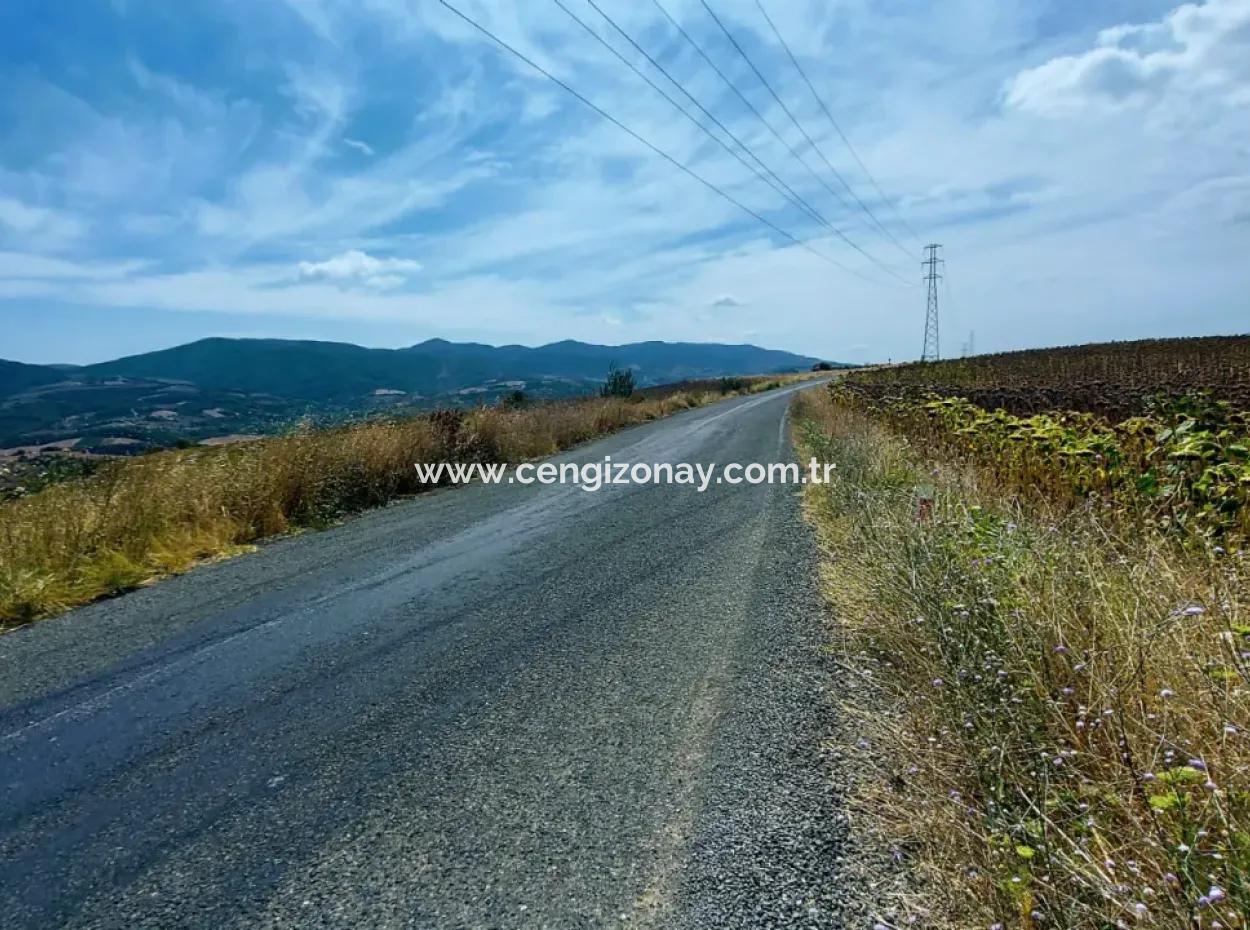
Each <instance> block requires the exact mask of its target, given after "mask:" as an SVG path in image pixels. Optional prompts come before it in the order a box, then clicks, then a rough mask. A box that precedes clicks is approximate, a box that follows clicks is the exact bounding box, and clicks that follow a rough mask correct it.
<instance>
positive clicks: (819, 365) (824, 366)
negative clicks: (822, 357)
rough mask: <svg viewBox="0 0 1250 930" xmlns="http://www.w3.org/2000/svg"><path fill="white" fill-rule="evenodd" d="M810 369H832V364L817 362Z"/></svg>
mask: <svg viewBox="0 0 1250 930" xmlns="http://www.w3.org/2000/svg"><path fill="white" fill-rule="evenodd" d="M812 371H833V366H832V365H830V364H829V363H828V362H817V363H816V364H815V365H813V366H812Z"/></svg>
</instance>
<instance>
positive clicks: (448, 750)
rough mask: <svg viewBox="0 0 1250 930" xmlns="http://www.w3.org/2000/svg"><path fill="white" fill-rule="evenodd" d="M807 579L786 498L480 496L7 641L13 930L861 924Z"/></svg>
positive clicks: (705, 453) (805, 540)
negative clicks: (844, 866)
mask: <svg viewBox="0 0 1250 930" xmlns="http://www.w3.org/2000/svg"><path fill="white" fill-rule="evenodd" d="M793 390H794V389H792V388H791V389H783V390H779V391H775V392H772V393H770V394H763V395H756V396H753V397H746V398H739V399H734V400H731V401H728V402H725V403H722V404H718V405H714V406H711V407H706V408H703V409H700V410H692V411H686V412H684V413H682V414H679V415H677V416H674V417H671V418H669V419H666V420H663V421H659V422H655V423H651V424H647V425H645V426H641V427H637V428H635V429H631V430H628V431H625V432H623V433H619V434H617V435H615V436H611V437H608V438H606V439H604V440H601V441H599V442H595V443H593V444H590V445H587V446H584V447H582V448H579V449H577V450H575V451H574V452H572V453H568V454H566V455H564V456H560V457H559V459H560V460H575V461H589V460H594V459H601V458H602V457H603V456H604V455H612V456H613V457H614V459H615V460H617V461H631V462H632V461H645V462H656V461H671V462H678V461H687V462H701V463H710V462H717V463H722V464H723V463H726V462H742V463H747V462H752V461H761V462H769V461H777V460H788V459H789V458H790V457H791V455H792V452H791V451H790V449H789V445H788V440H787V438H786V435H785V429H784V418H785V411H786V405H787V402H788V400H789V396H790V394H792V393H793ZM813 578H814V553H813V547H812V544H811V542H810V539H809V535H808V532H807V530H806V528H805V527H804V525H803V524H802V522H801V520H800V515H799V508H798V492H797V489H796V488H793V487H767V486H758V487H748V486H745V485H744V486H738V487H729V486H715V485H713V487H712V488H710V489H709V490H708V491H707V492H706V493H704V494H698V493H696V492H695V491H694V489H692V488H677V487H661V486H645V487H613V488H609V489H604V490H601V491H598V492H596V493H589V492H586V491H583V490H581V489H579V488H576V487H539V486H532V487H522V486H519V485H513V486H508V485H500V486H484V485H475V486H472V487H468V488H463V489H459V490H448V491H439V492H435V493H432V494H428V495H424V496H421V497H417V498H415V499H411V500H407V501H404V502H401V503H398V504H395V505H393V506H390V507H387V508H383V509H381V510H377V511H374V512H371V513H367V514H364V515H363V516H361V517H359V518H356V519H353V520H351V521H349V522H347V523H345V524H344V525H342V526H338V527H335V528H333V529H330V530H328V531H326V532H322V533H315V534H307V535H303V536H298V537H293V538H289V539H284V540H280V541H277V542H274V543H273V544H270V545H267V546H265V547H263V548H262V550H261V551H259V552H257V553H255V554H252V555H249V556H245V557H242V558H239V559H234V560H231V561H227V562H222V563H218V564H214V565H208V566H204V567H202V568H199V569H197V570H195V571H193V572H191V573H189V574H187V575H184V576H181V577H178V578H174V579H170V580H167V581H164V582H162V583H160V584H157V585H154V586H152V587H150V588H147V589H144V590H141V591H138V592H135V593H132V594H129V595H127V596H125V597H121V598H118V599H115V600H112V601H108V602H103V603H99V604H95V605H92V606H89V607H86V608H82V609H79V610H76V611H73V612H71V613H69V614H67V615H65V616H63V617H61V618H58V619H55V620H51V621H46V622H44V623H41V624H37V625H34V626H31V627H28V628H25V629H23V630H20V631H18V632H16V633H14V634H11V635H9V636H5V637H3V638H0V924H3V926H4V927H6V928H9V930H16V928H41V930H46V928H52V927H117V928H127V930H137V928H163V930H171V928H183V927H204V928H213V930H217V928H227V927H238V928H262V927H299V928H305V927H342V928H372V927H410V928H444V927H448V928H460V927H465V928H468V927H482V928H486V927H490V928H494V927H500V928H503V927H535V928H539V927H542V928H564V927H568V928H582V927H614V926H629V927H634V926H638V927H662V928H670V927H671V928H683V927H701V928H718V930H719V928H731V927H772V926H775V927H824V926H839V925H840V917H839V914H838V909H837V908H838V902H839V900H840V894H841V892H840V891H839V881H838V875H837V872H836V857H837V854H838V851H839V846H840V843H841V839H840V833H839V830H840V826H839V825H840V824H841V822H842V821H841V818H840V817H838V816H837V802H836V798H835V797H834V794H833V790H832V788H831V782H830V780H829V778H828V777H827V773H826V772H825V771H824V770H823V769H822V761H821V757H820V751H819V742H820V739H821V737H822V735H823V734H824V733H826V732H827V729H828V726H829V724H830V721H829V720H828V719H827V714H828V711H827V710H826V709H825V708H826V706H827V702H826V701H824V700H822V699H821V695H820V689H821V682H822V679H823V677H824V676H825V675H826V674H827V669H825V668H823V667H822V665H821V659H820V651H819V648H818V647H819V644H820V636H821V606H820V601H819V598H818V596H817V594H816V592H815V590H814V583H813Z"/></svg>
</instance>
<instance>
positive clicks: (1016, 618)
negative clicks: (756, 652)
mask: <svg viewBox="0 0 1250 930" xmlns="http://www.w3.org/2000/svg"><path fill="white" fill-rule="evenodd" d="M854 378H855V376H852V378H851V380H852V382H853V381H854ZM870 378H875V379H880V378H881V375H880V374H876V375H872V376H870ZM865 380H869V379H865ZM877 393H878V395H879V394H880V392H877ZM794 403H795V423H796V430H797V435H798V438H799V441H800V445H801V448H802V452H803V455H804V456H809V455H814V456H816V457H818V458H820V459H822V460H824V461H832V462H836V463H837V465H838V478H837V480H836V482H835V483H834V484H832V485H829V486H824V487H810V486H809V487H808V488H807V491H806V504H807V508H808V513H809V516H810V518H811V519H812V521H813V523H814V524H815V526H816V527H817V529H818V532H819V534H820V537H821V540H822V544H823V546H824V549H825V552H826V555H827V558H826V561H825V564H824V578H823V583H824V588H825V591H826V593H827V596H828V598H829V599H830V601H831V602H832V604H833V606H834V608H835V611H836V615H837V621H838V628H837V634H836V638H837V643H838V645H837V647H836V648H837V650H838V652H839V661H840V663H841V664H843V665H844V666H845V669H846V675H847V678H846V684H847V687H848V688H853V689H854V692H853V696H854V699H853V700H850V701H848V703H847V707H846V708H845V712H846V713H847V714H848V715H852V717H853V718H854V717H858V718H859V719H858V721H857V723H858V725H857V726H854V727H852V729H854V730H856V732H858V733H862V734H864V738H865V739H868V740H869V741H870V742H871V743H872V744H873V748H874V750H875V751H872V752H867V753H864V754H863V756H864V758H865V765H866V766H870V767H871V770H870V771H867V772H865V773H864V780H863V787H862V793H861V796H860V797H859V798H858V799H857V810H858V817H859V820H860V823H861V824H862V825H863V826H864V827H865V828H867V829H869V830H872V831H874V832H876V833H877V834H878V835H879V836H884V837H886V838H887V839H888V841H889V842H890V843H892V844H893V846H894V847H895V848H896V849H897V850H898V854H899V856H900V857H902V858H904V860H905V861H908V862H910V863H911V865H912V866H913V867H914V869H915V873H914V875H915V878H916V879H917V894H916V895H914V896H908V897H906V898H899V899H898V900H895V901H893V902H882V915H883V921H888V923H886V924H885V925H886V926H894V925H897V926H904V925H906V923H905V921H906V919H907V916H908V915H909V914H910V915H911V916H913V917H914V918H916V919H917V920H918V922H919V925H922V926H926V927H980V928H988V927H995V926H998V927H1020V928H1033V927H1056V928H1071V930H1076V928H1111V927H1144V928H1179V927H1211V928H1214V927H1220V926H1222V927H1245V926H1247V914H1248V913H1250V738H1248V733H1250V698H1248V694H1247V690H1246V689H1247V679H1248V676H1250V644H1248V640H1250V595H1248V593H1247V586H1246V571H1247V567H1248V565H1247V555H1246V535H1245V532H1246V530H1247V524H1246V510H1247V508H1246V494H1247V493H1248V492H1250V481H1247V480H1246V476H1247V475H1250V471H1247V466H1246V464H1245V458H1244V456H1243V454H1242V453H1243V452H1244V444H1243V443H1244V439H1239V437H1238V435H1236V434H1237V424H1238V423H1241V425H1242V428H1244V418H1239V415H1236V414H1233V416H1232V417H1231V421H1232V424H1233V427H1234V428H1232V429H1228V430H1206V429H1201V430H1200V429H1197V428H1196V426H1194V425H1191V426H1189V427H1185V426H1184V425H1183V424H1184V422H1185V420H1186V419H1187V418H1186V416H1185V415H1184V414H1183V413H1174V414H1173V415H1172V416H1171V420H1170V422H1168V423H1163V422H1156V423H1153V424H1150V423H1142V422H1139V423H1136V424H1130V426H1129V428H1128V429H1127V431H1124V432H1115V430H1111V432H1112V433H1113V434H1114V435H1113V436H1112V437H1111V439H1108V438H1107V436H1106V435H1104V434H1105V433H1106V432H1107V430H1106V429H1104V427H1103V426H1102V425H1100V424H1098V423H1095V422H1093V421H1089V420H1083V419H1081V418H1080V417H1075V418H1069V419H1068V420H1067V421H1065V422H1066V426H1065V429H1066V428H1069V427H1070V430H1069V431H1068V432H1063V431H1062V430H1061V431H1059V432H1056V429H1057V427H1056V425H1055V418H1053V417H1052V418H1040V419H1037V420H1035V421H1034V420H1029V421H1012V419H1011V418H1010V417H1009V416H1007V415H1005V414H997V415H996V414H990V413H987V412H985V411H975V410H974V411H970V410H969V409H968V407H967V406H966V405H964V404H962V403H961V402H959V401H938V400H936V399H934V398H928V399H921V398H912V399H907V398H903V397H900V396H896V397H894V398H892V399H891V398H885V399H882V398H881V397H880V396H878V397H877V398H876V399H874V398H873V397H871V396H863V395H857V394H856V393H855V391H854V390H853V389H852V390H848V389H845V388H843V389H838V390H835V391H810V392H806V393H805V394H803V395H800V396H799V397H797V398H796V400H795V402H794ZM952 409H955V410H956V411H957V412H956V413H954V414H953V413H951V411H952ZM1217 412H1219V411H1217ZM1227 414H1228V411H1227V410H1226V409H1224V410H1222V415H1223V416H1224V419H1225V421H1228V420H1229V419H1230V418H1229V417H1228V416H1227ZM986 418H989V419H990V420H993V421H995V422H996V423H997V424H998V425H997V426H995V422H988V421H987V419H986ZM1060 419H1062V418H1060ZM1022 424H1024V425H1022ZM1178 427H1179V429H1178ZM996 429H1001V430H1002V432H999V433H996V432H995V430H996ZM1091 430H1092V431H1093V432H1094V433H1095V434H1097V435H1094V436H1093V438H1092V439H1091V438H1090V435H1089V433H1090V431H1091ZM1100 431H1101V432H1100ZM1143 431H1144V432H1146V433H1147V434H1148V435H1149V436H1150V437H1152V441H1151V442H1148V443H1144V444H1139V445H1138V446H1133V441H1135V440H1133V439H1132V437H1134V436H1137V435H1139V434H1140V433H1141V432H1143ZM1196 433H1201V434H1202V437H1203V438H1202V439H1201V440H1200V441H1197V440H1195V439H1194V435H1195V434H1196ZM1125 437H1128V439H1126V438H1125ZM1087 440H1088V442H1087ZM1113 440H1123V441H1124V442H1126V443H1127V445H1128V446H1130V447H1132V448H1130V449H1128V450H1127V451H1126V450H1125V449H1124V448H1121V447H1114V448H1113V447H1109V446H1107V445H1106V443H1108V442H1112V441H1113ZM1090 442H1092V443H1093V445H1094V447H1095V448H1094V451H1091V450H1090V448H1089V445H1090ZM1134 450H1135V451H1134ZM1121 453H1123V454H1121ZM1136 453H1141V455H1142V457H1140V458H1133V455H1134V454H1136ZM1130 465H1131V467H1133V468H1136V469H1138V474H1137V475H1136V476H1135V479H1140V480H1132V481H1130V480H1128V478H1127V477H1126V474H1125V473H1124V472H1123V469H1127V468H1129V467H1130ZM1117 469H1121V470H1117ZM1229 475H1232V480H1231V482H1230V481H1227V480H1225V479H1227V478H1228V477H1229ZM1239 481H1240V482H1241V483H1240V484H1239ZM1221 482H1223V483H1221ZM926 485H928V486H931V487H932V488H933V489H934V490H935V501H934V506H933V510H932V516H931V517H930V518H928V519H920V518H919V515H920V514H919V511H920V508H919V507H918V503H917V493H918V489H920V488H924V486H926ZM926 490H927V489H926ZM1091 491H1096V492H1097V493H1094V494H1093V495H1092V496H1091ZM1221 495H1222V496H1221Z"/></svg>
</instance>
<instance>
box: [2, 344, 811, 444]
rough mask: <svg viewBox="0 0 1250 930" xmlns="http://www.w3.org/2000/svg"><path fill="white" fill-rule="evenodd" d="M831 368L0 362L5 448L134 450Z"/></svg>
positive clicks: (304, 351)
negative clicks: (290, 426)
mask: <svg viewBox="0 0 1250 930" xmlns="http://www.w3.org/2000/svg"><path fill="white" fill-rule="evenodd" d="M817 361H818V360H817V359H815V358H810V357H807V356H802V355H795V354H793V353H790V352H780V351H775V350H770V349H761V348H758V347H756V346H751V345H719V344H714V343H669V342H639V343H633V344H630V345H622V346H601V345H591V344H588V343H584V342H574V341H571V340H566V341H564V342H554V343H551V344H550V345H544V346H538V347H536V348H530V347H527V346H519V345H508V346H489V345H482V344H480V343H455V342H448V341H446V340H443V339H430V340H428V341H426V342H422V343H419V344H417V345H414V346H410V347H408V348H403V349H367V348H364V347H362V346H357V345H351V344H348V343H338V342H312V341H297V340H285V339H220V338H213V339H201V340H199V341H198V342H192V343H188V344H187V345H181V346H176V347H174V348H172V349H163V350H160V351H158V352H146V353H144V354H142V355H132V356H128V357H126V358H120V359H116V360H115V361H111V362H101V363H99V364H95V365H84V366H72V365H27V364H24V363H21V362H9V361H3V360H0V448H3V447H13V446H24V445H37V444H43V443H49V442H58V441H68V440H73V439H76V440H78V442H77V444H76V446H75V448H79V449H89V448H90V449H95V450H96V451H123V450H125V449H127V448H145V447H150V446H152V445H167V444H169V443H171V442H174V441H176V440H177V439H180V438H193V439H202V438H206V437H212V436H220V435H227V434H239V433H254V432H256V433H259V432H266V431H270V430H273V429H275V428H277V427H278V426H280V425H281V424H283V423H285V422H290V421H291V420H294V419H296V418H299V417H304V416H313V417H316V418H319V419H329V420H333V419H335V418H344V417H350V416H353V415H360V414H364V413H369V412H371V411H375V410H380V409H393V408H413V409H420V408H429V407H434V406H440V405H446V404H456V403H458V404H464V403H477V402H481V401H486V402H490V401H493V400H494V399H496V398H498V397H499V396H501V395H502V394H505V393H508V392H511V391H515V390H522V391H524V392H525V393H526V395H527V396H530V397H534V398H540V397H559V396H569V395H574V394H580V393H587V392H590V391H593V390H594V389H595V387H596V386H597V385H598V384H599V383H600V382H601V381H602V380H603V378H604V376H605V374H606V373H607V370H608V367H609V365H616V366H618V367H621V368H630V369H632V370H633V372H634V377H635V380H636V382H637V383H638V384H639V386H647V385H655V384H665V383H671V382H675V381H684V380H690V379H699V378H716V377H722V376H725V375H743V374H772V373H775V372H783V371H798V370H803V369H808V368H811V367H812V365H813V364H815V363H816V362H817Z"/></svg>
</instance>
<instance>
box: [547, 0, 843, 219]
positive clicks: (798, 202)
mask: <svg viewBox="0 0 1250 930" xmlns="http://www.w3.org/2000/svg"><path fill="white" fill-rule="evenodd" d="M552 2H553V3H555V5H556V6H558V7H559V8H560V9H562V10H563V11H564V12H565V13H567V14H568V15H569V17H570V18H571V19H572V20H573V22H575V23H577V25H579V26H581V27H582V28H583V29H585V30H586V32H587V33H588V34H589V35H590V36H591V38H593V39H594V40H595V41H597V42H598V43H599V44H600V45H602V46H603V47H604V48H606V49H607V50H608V51H609V52H611V53H612V54H613V55H615V56H616V57H617V58H618V59H619V60H620V61H621V62H622V63H623V64H625V66H626V67H628V68H629V69H630V70H631V71H633V72H634V74H636V75H638V77H640V78H642V79H643V80H644V81H646V82H647V84H649V85H650V86H651V88H652V89H653V90H654V91H655V92H656V93H657V94H659V95H660V96H661V97H663V98H664V99H665V100H667V101H668V102H669V103H670V104H672V105H673V108H674V109H675V110H677V112H678V113H680V114H681V115H682V116H684V117H686V119H688V120H690V122H692V123H693V124H694V125H695V126H696V127H698V128H699V129H700V130H701V131H702V132H703V133H704V134H706V135H707V136H708V137H709V138H710V139H712V141H714V142H715V143H717V144H718V145H719V146H720V147H721V148H723V149H724V150H725V151H726V152H728V153H729V154H730V155H732V156H733V157H734V158H736V159H737V160H738V162H739V164H741V165H742V166H743V167H744V168H746V169H748V170H749V171H753V172H754V173H755V176H756V177H758V178H759V179H760V180H761V181H764V182H765V183H767V184H769V186H771V187H772V189H773V190H774V191H776V192H777V193H779V194H781V195H782V196H783V197H786V196H787V195H786V193H785V191H783V190H782V189H781V188H780V187H778V186H777V184H774V183H772V182H770V181H769V179H768V178H766V177H764V176H763V175H762V174H760V172H759V169H757V168H754V167H752V166H751V165H750V164H748V163H747V162H746V161H745V160H744V159H743V157H742V156H741V155H739V154H738V152H736V151H735V150H734V149H732V148H730V147H729V145H727V144H726V143H725V141H724V140H722V139H721V138H720V137H719V136H717V135H715V134H714V133H712V132H709V131H708V129H707V127H706V126H704V125H703V124H702V123H700V122H699V121H698V120H696V119H695V118H694V117H693V116H691V115H690V113H689V112H688V111H687V110H686V109H685V108H684V107H682V105H681V104H679V103H678V102H677V101H676V100H674V99H673V98H672V97H670V96H669V95H668V93H667V92H666V91H665V90H664V89H663V88H662V87H660V86H659V85H658V84H656V83H655V81H653V80H651V78H649V77H647V75H646V74H645V73H644V72H643V71H642V70H641V69H640V68H638V67H637V66H636V65H635V64H634V63H633V62H632V61H630V60H629V59H628V58H626V57H625V56H624V55H622V54H621V53H620V52H618V51H617V50H616V49H615V48H613V47H612V46H611V45H610V44H609V43H608V42H607V41H606V40H605V39H604V38H603V37H602V36H601V35H599V34H598V33H597V32H595V31H594V30H593V29H591V28H590V26H589V25H587V24H586V22H585V21H584V20H582V19H581V18H580V17H578V15H577V14H576V13H574V12H573V11H572V10H570V9H569V8H568V7H567V6H565V5H564V3H563V2H562V0H552ZM592 5H593V4H592ZM599 12H600V15H601V16H603V17H604V19H607V16H606V15H605V14H604V13H603V11H602V10H600V11H599ZM670 80H671V78H670ZM696 104H697V101H696ZM713 119H715V117H713ZM721 128H722V129H724V127H723V126H722V127H721ZM726 132H727V133H728V130H726ZM728 135H729V137H730V138H731V139H733V140H734V141H735V142H738V140H737V138H736V137H735V136H734V135H733V134H732V133H728ZM738 144H739V145H740V146H741V145H742V143H741V142H738ZM742 147H743V150H744V151H746V152H747V154H748V155H749V154H751V153H750V150H749V149H746V147H745V146H742ZM756 160H757V161H758V159H756ZM761 166H762V167H763V168H764V170H765V171H767V170H768V168H767V166H766V165H763V164H762V163H761ZM769 173H770V174H771V172H769ZM773 177H774V178H775V177H776V176H775V175H773ZM777 181H780V178H777ZM781 183H784V182H781ZM791 194H793V191H791ZM790 199H791V202H792V203H793V204H794V205H795V206H796V207H798V208H799V209H800V210H804V212H806V213H807V214H808V216H810V217H812V219H814V220H816V222H818V223H819V222H825V225H830V226H831V224H829V223H828V221H825V220H824V219H823V217H821V215H820V213H819V212H818V211H817V210H816V209H815V208H814V207H811V206H810V205H808V204H807V202H806V201H804V200H803V199H802V198H800V197H799V196H798V195H797V194H793V197H792V198H790ZM831 228H832V226H831ZM834 231H835V232H836V231H837V230H836V229H835V230H834Z"/></svg>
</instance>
